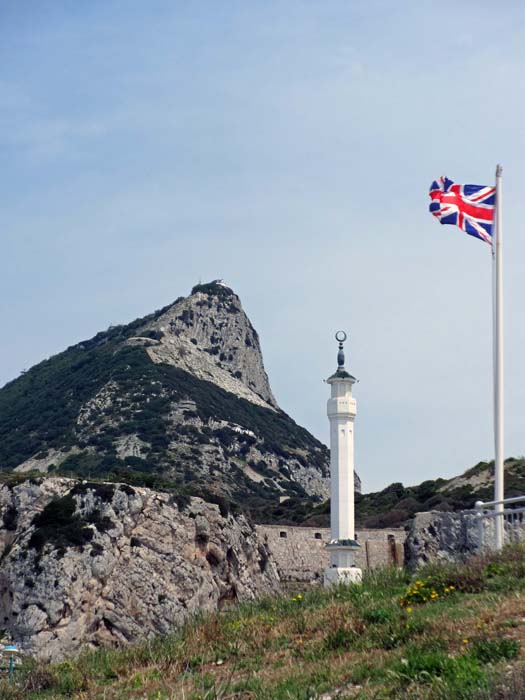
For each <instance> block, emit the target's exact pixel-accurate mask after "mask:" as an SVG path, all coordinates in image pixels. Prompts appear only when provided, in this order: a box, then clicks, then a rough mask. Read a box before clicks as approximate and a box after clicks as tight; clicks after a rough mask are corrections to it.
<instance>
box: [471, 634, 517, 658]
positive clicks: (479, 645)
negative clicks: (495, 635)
mask: <svg viewBox="0 0 525 700" xmlns="http://www.w3.org/2000/svg"><path fill="white" fill-rule="evenodd" d="M519 650H520V643H519V642H518V641H517V640H515V639H508V638H506V637H503V638H502V639H476V640H474V641H473V642H472V645H471V648H470V650H469V651H470V654H471V655H472V656H473V657H474V658H475V659H477V660H478V661H480V662H481V663H483V664H495V663H497V662H498V661H501V660H502V659H515V658H516V656H518V653H519Z"/></svg>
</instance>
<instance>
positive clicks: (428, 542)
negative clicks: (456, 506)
mask: <svg viewBox="0 0 525 700" xmlns="http://www.w3.org/2000/svg"><path fill="white" fill-rule="evenodd" d="M407 530H408V533H407V539H406V541H405V560H406V563H407V565H408V566H409V567H410V568H412V569H416V568H417V567H419V566H423V565H425V564H429V563H434V562H439V561H456V562H460V561H463V560H464V559H465V558H466V557H468V556H469V555H470V554H473V553H475V552H477V551H478V549H479V536H478V530H477V524H476V515H475V513H474V512H459V513H443V512H440V511H430V512H427V513H416V515H415V516H414V518H413V519H412V520H411V521H410V524H409V525H408V526H407Z"/></svg>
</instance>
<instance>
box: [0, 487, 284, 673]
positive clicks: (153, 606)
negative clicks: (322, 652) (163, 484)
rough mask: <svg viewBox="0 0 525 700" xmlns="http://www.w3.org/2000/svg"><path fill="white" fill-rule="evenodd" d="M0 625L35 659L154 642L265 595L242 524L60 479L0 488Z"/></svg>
mask: <svg viewBox="0 0 525 700" xmlns="http://www.w3.org/2000/svg"><path fill="white" fill-rule="evenodd" d="M0 516H1V518H0V525H1V527H0V560H1V566H0V615H1V616H2V627H3V628H4V629H5V630H7V631H8V632H9V633H10V635H11V636H12V638H13V639H14V640H15V642H16V643H17V644H20V645H21V647H22V648H23V649H24V650H25V651H27V652H28V653H30V654H32V655H35V656H37V657H39V658H44V659H60V658H63V657H64V656H70V655H72V654H74V653H75V652H78V651H79V650H80V649H82V648H84V647H91V648H93V647H97V646H99V645H101V644H108V643H117V642H119V643H120V642H129V641H132V640H135V639H138V638H141V637H143V636H147V635H151V634H153V633H166V632H169V631H170V630H171V629H173V627H174V626H176V625H177V624H179V623H180V622H181V621H182V620H183V619H184V618H185V617H186V616H187V615H188V614H190V613H192V612H195V611H197V610H210V609H213V608H216V607H217V606H219V607H221V606H222V605H225V604H228V603H231V602H236V601H245V600H250V599H252V598H254V597H255V596H256V595H261V594H263V593H270V592H273V591H275V590H276V588H277V586H278V583H279V579H278V575H277V571H276V568H275V565H274V564H273V562H272V561H271V559H269V556H268V552H267V550H266V547H265V546H264V544H263V543H262V542H260V541H259V540H258V538H257V534H256V532H255V530H254V529H253V526H252V525H250V524H249V523H248V522H247V521H246V519H245V518H244V517H243V516H238V517H234V516H233V515H231V514H228V513H226V512H225V510H223V511H222V513H221V511H220V509H219V507H218V506H217V505H212V504H209V503H205V502H204V501H202V500H201V499H199V498H176V497H174V496H172V495H169V494H166V493H157V492H154V491H151V490H149V489H145V488H132V487H130V486H128V485H122V484H102V483H99V484H90V483H89V482H74V481H72V480H69V479H63V478H41V479H38V480H27V481H25V482H24V483H22V484H19V485H18V486H15V487H8V486H6V485H4V486H2V487H1V488H0Z"/></svg>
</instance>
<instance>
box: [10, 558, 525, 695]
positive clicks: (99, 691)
mask: <svg viewBox="0 0 525 700" xmlns="http://www.w3.org/2000/svg"><path fill="white" fill-rule="evenodd" d="M524 640H525V549H524V548H523V547H509V548H507V549H506V550H504V551H503V552H502V553H501V554H499V555H495V556H492V557H487V558H484V559H481V558H477V559H473V560H471V561H470V562H469V563H468V564H466V565H452V564H446V565H442V566H430V567H427V568H425V569H422V570H420V571H418V572H417V573H416V574H415V575H410V574H409V573H408V572H406V571H400V570H394V569H387V570H383V571H378V572H374V573H371V574H368V575H367V576H366V578H365V580H364V582H363V584H362V585H353V586H349V587H344V586H342V587H339V588H335V589H332V590H328V591H327V590H323V589H320V588H318V589H313V590H310V591H308V592H303V593H296V594H294V595H292V594H288V595H287V596H284V597H276V598H268V599H264V600H261V601H259V602H257V603H251V604H244V605H241V606H239V607H235V608H232V609H230V610H228V611H223V612H219V613H214V614H209V615H203V616H198V617H197V618H195V619H193V620H190V621H189V622H188V623H187V624H186V625H184V626H183V628H182V629H181V630H180V631H178V632H174V633H173V634H172V635H169V636H166V637H158V638H156V639H153V640H150V641H149V642H144V643H142V644H137V645H134V646H130V647H127V648H121V649H113V650H111V649H100V650H98V651H97V652H94V653H93V652H92V653H88V654H85V655H83V656H81V657H80V658H78V659H77V660H70V661H65V662H62V663H59V664H54V665H46V664H36V663H33V662H31V661H29V660H28V661H26V662H25V663H24V666H23V668H22V669H20V670H19V671H18V675H17V678H18V681H17V684H16V685H15V686H12V685H9V684H8V683H7V682H4V683H3V684H1V683H0V695H1V697H2V698H4V699H5V700H22V698H23V699H24V700H44V698H47V700H64V699H65V698H70V699H71V700H88V699H89V700H102V699H104V700H139V699H140V700H144V699H145V698H146V699H151V700H173V699H174V698H185V699H186V700H205V699H209V700H212V699H215V700H219V699H222V700H235V699H237V700H316V699H317V700H320V698H322V697H328V696H326V695H323V694H325V693H329V694H330V696H331V697H333V698H339V699H340V700H343V699H344V698H350V697H352V698H357V700H387V699H389V700H402V699H403V700H405V699H407V698H408V699H411V700H449V699H451V700H452V699H456V700H525V675H524V672H523V666H522V660H521V659H522V647H523V642H524Z"/></svg>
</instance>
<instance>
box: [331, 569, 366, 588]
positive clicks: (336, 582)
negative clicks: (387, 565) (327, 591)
mask: <svg viewBox="0 0 525 700" xmlns="http://www.w3.org/2000/svg"><path fill="white" fill-rule="evenodd" d="M362 578H363V572H362V571H361V569H358V568H357V566H350V567H348V568H341V567H339V566H331V567H330V568H329V569H325V571H324V587H325V588H330V587H331V586H340V585H348V584H349V583H361V580H362Z"/></svg>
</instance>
